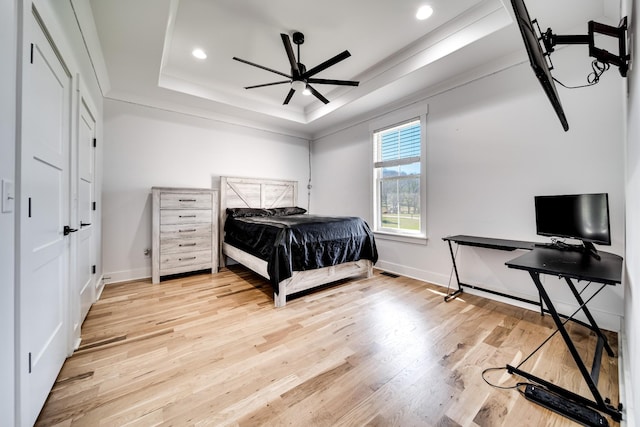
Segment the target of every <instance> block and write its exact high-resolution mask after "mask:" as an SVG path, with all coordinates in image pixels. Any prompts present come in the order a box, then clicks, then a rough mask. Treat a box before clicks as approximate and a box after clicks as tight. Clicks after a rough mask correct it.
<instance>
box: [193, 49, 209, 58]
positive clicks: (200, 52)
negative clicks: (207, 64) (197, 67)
mask: <svg viewBox="0 0 640 427" xmlns="http://www.w3.org/2000/svg"><path fill="white" fill-rule="evenodd" d="M191 54H192V55H193V56H195V57H196V58H198V59H207V54H206V53H205V52H204V50H202V49H200V48H196V49H193V51H192V52H191Z"/></svg>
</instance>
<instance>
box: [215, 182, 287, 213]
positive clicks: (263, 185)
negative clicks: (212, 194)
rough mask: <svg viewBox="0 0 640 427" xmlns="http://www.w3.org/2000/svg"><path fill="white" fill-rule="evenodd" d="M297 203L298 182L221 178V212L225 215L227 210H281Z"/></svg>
mask: <svg viewBox="0 0 640 427" xmlns="http://www.w3.org/2000/svg"><path fill="white" fill-rule="evenodd" d="M297 203H298V182H297V181H280V180H273V179H261V178H231V177H225V176H223V177H221V178H220V211H221V212H222V213H223V214H226V210H227V208H281V207H287V206H296V205H297ZM221 217H222V215H221Z"/></svg>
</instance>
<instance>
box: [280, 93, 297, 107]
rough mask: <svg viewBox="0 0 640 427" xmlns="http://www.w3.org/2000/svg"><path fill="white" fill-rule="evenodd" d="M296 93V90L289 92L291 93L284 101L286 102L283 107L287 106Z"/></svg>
mask: <svg viewBox="0 0 640 427" xmlns="http://www.w3.org/2000/svg"><path fill="white" fill-rule="evenodd" d="M294 93H296V90H295V89H291V90H289V93H288V94H287V97H286V98H285V99H284V102H283V103H282V105H287V104H288V103H289V101H290V100H291V97H292V96H293V94H294Z"/></svg>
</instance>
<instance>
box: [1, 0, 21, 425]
mask: <svg viewBox="0 0 640 427" xmlns="http://www.w3.org/2000/svg"><path fill="white" fill-rule="evenodd" d="M17 13H18V12H17V2H16V1H15V0H9V1H3V2H0V52H2V61H0V179H9V180H12V181H13V182H14V183H15V119H16V59H17V57H16V46H17V31H18V24H17V22H18V21H17V16H18V15H17ZM14 221H15V217H14V214H13V213H1V212H0V342H1V343H3V344H2V350H0V414H2V416H1V418H2V419H1V420H0V425H2V426H12V425H14V423H15V421H14V420H15V416H14V407H15V397H14V387H15V381H14V380H15V378H14V372H15V358H14V357H15V354H14V351H15V347H14V342H15V341H14V340H15V330H14V328H15V319H14V315H15V310H14V296H15V292H14V287H15V276H14V261H15V259H14V238H15V236H14V232H15V226H14Z"/></svg>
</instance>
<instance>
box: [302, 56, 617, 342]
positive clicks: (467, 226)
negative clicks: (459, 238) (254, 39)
mask: <svg viewBox="0 0 640 427" xmlns="http://www.w3.org/2000/svg"><path fill="white" fill-rule="evenodd" d="M583 55H586V52H585V51H584V50H583V49H581V48H575V49H571V48H569V49H561V50H558V51H557V52H556V54H555V55H554V63H555V65H556V69H557V70H559V71H558V73H557V75H560V76H561V78H562V80H564V81H566V82H567V83H568V84H574V85H575V84H583V83H584V81H585V78H586V74H587V73H588V72H589V71H590V67H589V66H588V62H587V64H586V66H585V67H583V66H582V64H584V61H583V60H582V58H583ZM578 64H581V65H580V66H579V67H572V66H574V65H578ZM572 68H580V69H579V70H574V71H572ZM559 92H560V96H561V99H562V101H563V104H564V107H565V110H566V113H567V117H568V121H569V124H570V126H571V128H570V130H569V132H568V133H565V132H564V131H563V130H562V127H561V125H560V123H559V121H558V120H557V118H556V117H555V114H554V112H553V109H552V108H551V106H550V104H549V102H548V101H547V99H546V98H545V96H544V93H543V91H542V89H541V88H540V86H539V84H538V82H537V81H536V79H535V77H534V75H533V73H532V71H531V70H530V68H529V65H528V63H522V64H520V65H517V66H515V67H512V68H509V69H506V70H504V71H501V72H498V73H496V74H492V75H489V76H487V77H484V78H481V79H479V80H476V81H474V82H472V83H469V84H466V85H463V86H460V87H458V88H455V89H453V90H450V91H446V92H444V93H442V94H438V95H435V96H430V97H427V98H426V99H424V101H423V102H424V103H427V104H428V109H429V114H428V116H427V205H428V208H427V234H428V236H429V241H428V244H427V245H426V246H425V245H417V244H409V243H399V242H394V241H390V240H383V239H382V238H378V239H377V243H378V249H379V252H380V260H379V262H378V264H377V266H378V267H380V268H383V269H387V270H390V271H394V272H397V273H400V274H405V275H408V276H413V277H416V278H420V279H424V280H428V281H431V282H433V283H437V284H441V285H444V286H447V284H448V283H449V280H450V274H451V259H450V255H449V249H448V247H447V245H446V243H445V242H443V241H442V238H443V237H445V236H448V235H455V234H469V235H479V236H488V237H498V238H506V239H517V240H537V241H544V240H545V239H544V238H542V237H540V236H536V234H535V215H534V206H533V197H534V195H541V194H562V193H565V194H566V193H583V192H607V193H609V197H610V212H611V231H612V246H611V247H601V248H600V249H601V250H605V251H609V252H614V253H617V254H622V253H623V247H624V174H623V168H622V166H623V164H624V160H623V156H624V153H623V147H624V145H623V124H624V119H623V109H622V105H623V101H622V99H623V94H622V93H623V84H622V79H621V78H620V76H619V74H618V73H617V70H615V69H613V68H612V69H611V70H610V71H609V72H608V73H607V74H606V75H605V76H604V77H603V78H602V81H601V82H600V83H599V84H598V85H597V86H595V87H591V88H588V89H580V90H571V91H570V90H566V89H559ZM371 154H372V149H371V142H370V136H369V124H368V123H367V122H362V123H360V124H356V125H353V126H352V127H351V128H348V129H346V130H343V131H340V132H337V133H334V134H332V135H330V136H327V137H324V138H320V139H319V140H317V141H314V144H313V157H312V158H313V164H312V165H313V168H312V170H313V173H312V176H313V181H314V187H313V190H314V191H313V193H312V200H311V203H312V206H313V207H314V211H316V212H319V213H332V214H340V213H344V214H356V215H360V216H362V217H364V218H366V219H368V220H370V219H371V217H372V213H371V210H372V208H371V205H372V203H371V172H370V168H371ZM517 254H518V253H517V252H515V253H514V252H500V251H495V250H489V249H474V248H470V247H463V248H461V249H460V251H459V253H458V260H459V266H460V267H461V268H460V272H461V278H462V280H463V281H466V282H468V283H469V282H470V283H476V284H479V285H484V286H485V287H488V288H492V289H495V290H498V291H502V292H505V293H508V294H516V295H518V296H521V297H525V298H529V299H532V300H537V292H536V290H535V286H534V285H533V283H532V282H531V279H530V277H529V275H528V274H526V273H524V272H520V271H516V270H510V269H508V268H507V267H505V265H504V262H505V261H507V260H509V259H512V258H514V257H515V256H516V255H517ZM544 280H546V281H547V282H552V281H555V280H557V279H555V278H549V277H546V278H545V279H544ZM454 282H455V279H453V281H452V285H453V283H454ZM550 289H553V292H552V298H554V300H555V301H556V302H557V303H558V304H559V308H561V309H562V311H564V312H569V313H571V312H573V310H570V308H569V307H568V306H571V307H573V306H575V304H574V303H573V301H574V298H573V296H572V295H571V294H570V292H569V290H568V289H567V287H566V285H562V284H561V285H559V286H557V287H554V286H550ZM484 295H487V294H484ZM622 295H623V293H622V287H621V286H617V287H610V288H608V289H606V290H605V291H604V294H603V295H601V296H600V297H599V298H597V299H596V300H594V301H593V302H592V304H590V307H592V309H593V311H594V315H595V316H596V317H597V318H598V319H599V320H600V322H601V325H602V326H603V327H606V328H607V329H611V330H616V331H617V330H619V329H620V320H621V319H620V313H622V307H623V302H622V300H623V297H622ZM487 296H488V295H487Z"/></svg>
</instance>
